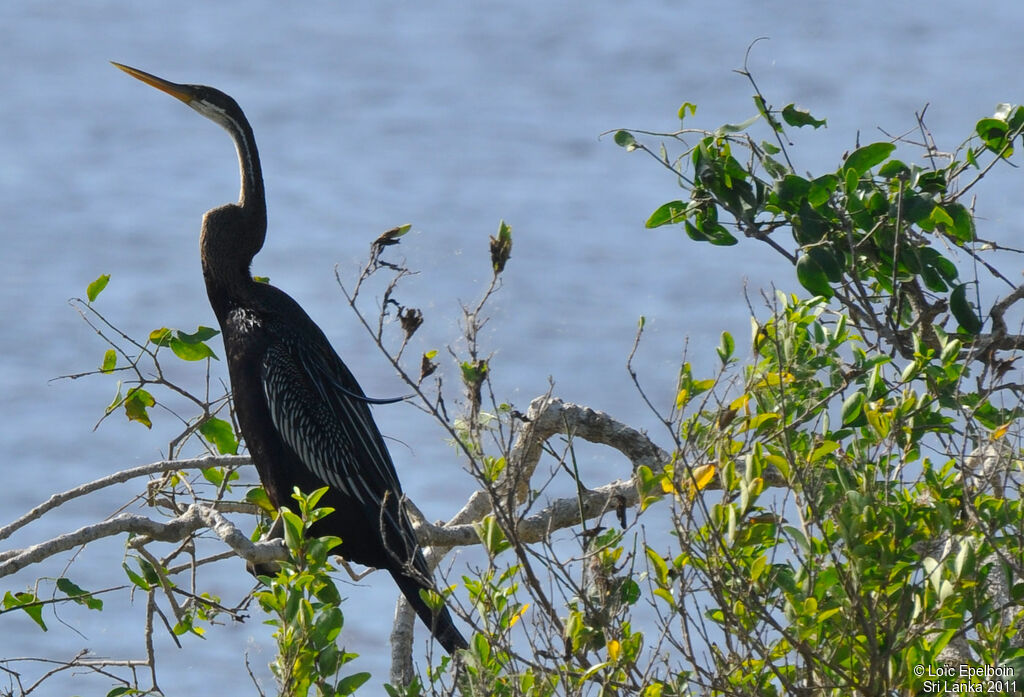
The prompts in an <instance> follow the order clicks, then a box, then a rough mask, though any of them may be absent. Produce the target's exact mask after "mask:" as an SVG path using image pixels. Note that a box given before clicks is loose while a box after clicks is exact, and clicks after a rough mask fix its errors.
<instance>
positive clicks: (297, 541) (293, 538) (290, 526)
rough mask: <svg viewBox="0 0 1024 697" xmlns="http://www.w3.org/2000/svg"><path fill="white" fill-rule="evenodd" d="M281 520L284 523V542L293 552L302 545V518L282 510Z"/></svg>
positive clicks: (285, 509)
mask: <svg viewBox="0 0 1024 697" xmlns="http://www.w3.org/2000/svg"><path fill="white" fill-rule="evenodd" d="M281 520H282V522H283V523H284V542H285V544H286V545H288V549H290V550H292V551H293V552H294V551H295V550H297V549H299V547H300V546H301V545H302V518H300V517H299V516H297V515H296V514H294V513H292V512H291V511H289V510H288V509H287V508H282V509H281Z"/></svg>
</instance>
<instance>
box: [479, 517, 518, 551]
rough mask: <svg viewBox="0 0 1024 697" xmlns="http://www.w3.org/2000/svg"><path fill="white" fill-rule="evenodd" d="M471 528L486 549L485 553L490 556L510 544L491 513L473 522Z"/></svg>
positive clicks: (508, 546) (503, 549)
mask: <svg viewBox="0 0 1024 697" xmlns="http://www.w3.org/2000/svg"><path fill="white" fill-rule="evenodd" d="M473 528H474V530H475V531H476V534H477V537H479V538H480V541H481V542H482V543H483V545H484V549H486V550H487V554H488V555H489V556H491V557H495V556H497V555H498V554H501V553H502V552H504V551H505V550H506V549H508V548H510V547H511V546H512V543H511V542H509V541H508V539H507V538H506V537H505V533H504V532H503V531H502V529H501V526H499V525H498V522H497V521H496V520H495V519H494V516H493V515H489V516H487V517H485V518H484V519H483V520H481V521H480V522H479V523H475V524H474V525H473Z"/></svg>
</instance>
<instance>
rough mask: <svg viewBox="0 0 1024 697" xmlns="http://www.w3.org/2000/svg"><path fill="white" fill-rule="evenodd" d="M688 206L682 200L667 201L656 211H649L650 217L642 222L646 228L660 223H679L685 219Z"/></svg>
mask: <svg viewBox="0 0 1024 697" xmlns="http://www.w3.org/2000/svg"><path fill="white" fill-rule="evenodd" d="M688 210H689V206H688V205H687V204H685V203H683V202H682V201H669V202H668V203H666V204H663V205H661V206H659V207H658V209H657V210H656V211H654V212H653V213H651V217H650V218H648V219H647V222H646V223H644V227H646V228H656V227H661V226H662V225H673V224H675V223H681V222H683V220H685V219H686V214H687V211H688Z"/></svg>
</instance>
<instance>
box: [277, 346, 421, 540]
mask: <svg viewBox="0 0 1024 697" xmlns="http://www.w3.org/2000/svg"><path fill="white" fill-rule="evenodd" d="M332 363H334V364H336V365H332ZM262 377H263V389H264V393H265V395H266V398H267V404H268V406H269V408H270V417H271V420H272V421H273V423H274V426H275V427H276V428H277V430H278V432H279V433H280V434H281V436H282V438H283V439H284V441H285V442H286V443H287V444H288V446H289V447H290V448H291V449H292V450H293V451H294V452H295V454H296V455H298V457H299V460H301V462H302V464H303V465H304V466H305V467H307V468H308V469H309V470H310V472H312V473H313V474H314V475H316V477H317V478H318V479H320V480H321V481H323V482H324V483H325V484H329V485H331V486H332V487H335V488H336V489H337V490H338V491H340V492H341V493H343V494H345V495H347V496H348V497H350V498H352V499H353V500H354V502H355V503H357V504H358V505H359V506H360V508H362V510H363V511H364V513H365V514H366V515H367V516H372V519H373V520H377V519H379V518H381V516H383V518H382V523H383V524H384V525H385V526H386V527H389V528H390V529H391V530H392V531H393V532H397V533H399V535H400V536H401V537H402V538H404V539H405V540H407V541H412V540H415V537H412V535H413V533H412V530H411V526H410V524H409V522H408V520H407V519H406V518H405V516H404V515H401V514H398V515H395V507H394V506H386V505H384V497H385V495H390V496H393V497H399V496H401V485H400V484H399V483H398V476H397V474H396V473H395V469H394V465H393V464H392V462H391V457H390V455H388V452H387V449H386V446H385V445H384V440H383V438H382V437H381V435H380V431H379V430H378V429H377V426H376V424H375V423H374V421H373V417H372V415H371V414H370V410H369V407H368V406H367V404H366V403H365V402H364V401H362V400H360V399H359V398H358V395H360V394H362V390H361V389H360V388H359V385H358V383H357V382H356V381H355V379H354V378H353V377H352V375H351V374H350V373H349V372H348V370H347V369H346V368H345V367H344V365H343V364H342V363H341V360H340V359H338V358H337V357H336V356H335V355H333V354H332V355H331V356H330V358H326V357H324V356H323V355H322V354H321V353H320V352H318V351H315V350H310V349H308V348H305V347H302V346H295V345H292V346H285V345H282V344H277V345H275V346H273V347H271V348H270V349H269V350H268V352H267V354H266V356H265V357H264V360H263V373H262ZM339 384H341V385H344V389H339V387H338V385H339ZM410 538H411V539H410Z"/></svg>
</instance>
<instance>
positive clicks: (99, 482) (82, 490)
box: [0, 455, 252, 559]
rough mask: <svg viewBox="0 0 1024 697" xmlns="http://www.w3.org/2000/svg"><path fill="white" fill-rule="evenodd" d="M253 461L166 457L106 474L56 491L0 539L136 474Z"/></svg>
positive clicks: (244, 458)
mask: <svg viewBox="0 0 1024 697" xmlns="http://www.w3.org/2000/svg"><path fill="white" fill-rule="evenodd" d="M251 463H252V459H251V458H250V457H248V456H247V455H221V456H216V457H215V456H208V457H198V458H192V459H188V460H162V461H160V462H151V463H149V464H148V465H141V466H139V467H132V468H131V469H126V470H122V471H121V472H115V473H114V474H111V475H108V476H106V477H101V478H100V479H96V480H93V481H91V482H89V483H88V484H82V485H81V486H77V487H75V488H74V489H68V490H67V491H63V492H61V493H59V494H54V495H53V496H51V497H50V498H48V499H47V500H46V501H45V502H43V503H41V504H39V505H38V506H36V507H35V508H33V509H32V510H31V511H29V512H28V513H26V514H25V515H23V516H21V517H20V518H18V519H17V520H15V521H13V522H11V523H9V524H7V525H5V526H4V527H2V528H0V540H5V539H7V538H8V537H10V536H11V535H12V534H13V533H14V532H15V531H16V530H19V529H21V528H23V527H25V526H26V525H28V524H29V523H31V522H33V521H35V520H38V519H39V518H41V517H42V516H43V515H45V514H46V513H47V512H49V511H51V510H53V509H54V508H56V507H57V506H60V505H62V504H64V503H67V502H68V501H70V500H72V499H76V498H78V497H80V496H85V495H87V494H91V493H92V492H94V491H98V490H99V489H103V488H105V487H108V486H112V485H114V484H123V483H124V482H127V481H128V480H130V479H135V478H136V477H146V476H149V475H151V474H160V473H163V472H174V471H176V470H189V469H208V468H210V467H224V466H228V465H231V466H236V467H237V466H239V465H248V464H251ZM2 558H4V555H0V559H2Z"/></svg>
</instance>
